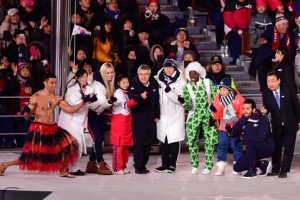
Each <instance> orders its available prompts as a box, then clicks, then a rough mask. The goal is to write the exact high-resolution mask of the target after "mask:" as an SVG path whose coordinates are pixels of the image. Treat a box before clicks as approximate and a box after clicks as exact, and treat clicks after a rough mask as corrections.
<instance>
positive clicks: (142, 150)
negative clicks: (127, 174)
mask: <svg viewBox="0 0 300 200" xmlns="http://www.w3.org/2000/svg"><path fill="white" fill-rule="evenodd" d="M150 151H151V144H144V145H134V146H133V161H134V168H135V169H137V170H140V171H142V170H145V169H146V165H147V163H148V160H149V156H150Z"/></svg>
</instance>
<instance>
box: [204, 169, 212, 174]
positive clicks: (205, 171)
mask: <svg viewBox="0 0 300 200" xmlns="http://www.w3.org/2000/svg"><path fill="white" fill-rule="evenodd" d="M202 174H203V175H208V174H210V170H209V169H204V170H203V171H202Z"/></svg>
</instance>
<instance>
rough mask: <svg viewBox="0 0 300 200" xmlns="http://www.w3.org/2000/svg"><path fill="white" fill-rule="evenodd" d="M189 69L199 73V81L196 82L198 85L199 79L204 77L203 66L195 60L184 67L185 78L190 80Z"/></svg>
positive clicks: (199, 83)
mask: <svg viewBox="0 0 300 200" xmlns="http://www.w3.org/2000/svg"><path fill="white" fill-rule="evenodd" d="M190 71H196V72H197V73H198V74H199V75H200V78H199V81H198V82H197V86H200V85H201V83H202V81H201V78H205V77H206V70H205V68H204V67H202V65H201V64H200V63H199V62H197V61H195V62H191V63H190V64H189V65H188V66H187V68H186V69H185V76H186V79H187V80H189V81H191V78H190Z"/></svg>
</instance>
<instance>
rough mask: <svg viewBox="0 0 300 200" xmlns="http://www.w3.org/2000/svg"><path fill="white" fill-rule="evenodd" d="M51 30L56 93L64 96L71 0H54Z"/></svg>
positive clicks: (55, 117) (57, 110) (57, 111)
mask: <svg viewBox="0 0 300 200" xmlns="http://www.w3.org/2000/svg"><path fill="white" fill-rule="evenodd" d="M51 2H52V23H51V24H52V27H51V28H52V30H51V50H52V52H51V65H52V71H53V72H54V73H55V75H56V77H57V84H56V90H55V93H56V94H59V95H63V94H64V92H65V87H66V84H65V83H66V79H67V72H68V71H69V70H68V66H69V64H68V62H69V61H68V57H69V56H68V50H67V48H68V38H69V35H70V34H69V33H70V30H69V28H70V25H69V15H70V5H71V0H63V1H60V0H53V1H51ZM58 114H59V109H58V108H56V110H55V115H54V120H55V121H57V120H58Z"/></svg>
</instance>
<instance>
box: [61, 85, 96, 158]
mask: <svg viewBox="0 0 300 200" xmlns="http://www.w3.org/2000/svg"><path fill="white" fill-rule="evenodd" d="M82 91H83V92H84V94H85V95H88V94H90V95H93V94H94V89H93V88H92V87H90V86H86V89H82ZM64 100H65V101H67V102H68V103H69V104H70V105H71V106H73V105H76V104H79V103H81V102H82V94H81V92H80V86H79V84H76V85H74V86H71V87H69V88H68V89H67V92H66V94H65V98H64ZM89 105H90V104H85V105H84V106H82V107H81V108H80V109H79V110H78V111H77V112H75V113H67V112H65V111H63V110H61V112H60V115H59V117H58V125H59V126H60V127H62V128H63V129H65V130H67V131H68V132H69V133H70V134H71V135H72V136H74V137H75V138H76V139H77V141H78V144H79V155H80V156H81V153H84V154H86V153H87V150H86V143H85V137H84V129H85V128H87V114H88V111H89Z"/></svg>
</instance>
